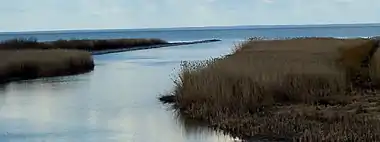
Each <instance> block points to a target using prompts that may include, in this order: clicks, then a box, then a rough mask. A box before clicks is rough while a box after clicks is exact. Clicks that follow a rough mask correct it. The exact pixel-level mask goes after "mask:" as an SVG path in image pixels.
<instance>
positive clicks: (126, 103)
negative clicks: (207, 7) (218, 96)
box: [0, 43, 230, 142]
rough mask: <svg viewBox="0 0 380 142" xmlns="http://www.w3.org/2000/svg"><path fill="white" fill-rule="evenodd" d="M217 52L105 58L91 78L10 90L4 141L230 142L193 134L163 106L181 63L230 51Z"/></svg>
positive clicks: (0, 110) (0, 130)
mask: <svg viewBox="0 0 380 142" xmlns="http://www.w3.org/2000/svg"><path fill="white" fill-rule="evenodd" d="M218 44H220V43H218ZM218 44H199V45H196V46H203V47H207V48H205V49H202V48H199V47H197V48H193V49H192V50H191V51H192V53H195V54H189V52H188V51H184V50H188V49H187V48H192V47H193V46H188V47H187V48H183V47H182V49H183V50H180V49H175V48H172V49H171V48H162V49H154V50H144V51H134V52H125V53H118V54H110V55H104V56H103V55H101V56H96V57H95V62H96V64H97V65H96V66H95V70H94V72H92V73H88V74H83V75H76V76H68V77H54V78H46V79H36V80H28V81H18V82H13V83H10V84H7V85H5V86H4V87H3V88H2V89H1V92H0V141H20V142H24V141H28V142H29V141H32V142H33V141H36V142H37V141H38V142H41V141H58V142H59V141H65V142H66V141H70V142H76V141H78V142H97V141H99V142H103V141H107V142H108V141H115V142H119V141H122V142H125V141H128V142H129V141H137V142H151V141H154V142H171V141H173V142H217V141H229V140H230V139H229V138H228V137H227V136H223V135H219V134H216V133H212V132H210V133H209V132H207V133H206V132H204V133H203V132H202V133H200V134H196V133H189V131H187V130H186V129H185V128H184V127H182V125H178V123H176V120H177V119H176V118H175V117H174V116H173V113H172V112H171V111H167V109H165V106H163V105H162V104H161V103H160V102H158V101H157V97H158V95H160V94H162V93H165V92H167V91H170V90H171V88H172V87H173V82H172V80H171V78H170V77H171V76H172V75H173V74H176V70H174V69H175V68H178V67H179V63H180V62H181V61H182V60H199V59H205V58H208V57H209V56H219V55H220V54H223V53H225V52H228V51H229V46H230V45H225V46H219V45H218ZM217 45H218V47H215V49H210V48H208V46H211V47H213V46H217ZM194 46H195V45H194ZM227 46H228V48H226V47H227ZM141 55H144V58H138V57H139V56H141ZM128 57H133V58H128Z"/></svg>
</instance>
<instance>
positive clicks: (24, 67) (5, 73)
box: [0, 39, 220, 83]
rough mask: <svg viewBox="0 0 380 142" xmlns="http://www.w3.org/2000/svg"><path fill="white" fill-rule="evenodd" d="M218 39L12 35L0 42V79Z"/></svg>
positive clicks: (63, 71)
mask: <svg viewBox="0 0 380 142" xmlns="http://www.w3.org/2000/svg"><path fill="white" fill-rule="evenodd" d="M215 41H220V40H216V39H212V40H200V41H189V42H175V43H169V42H167V41H164V40H161V39H106V40H57V41H49V42H38V41H37V40H36V39H12V40H7V41H3V42H1V43H0V59H1V60H0V83H6V82H10V81H16V80H25V79H35V78H41V77H53V76H64V75H74V74H81V73H86V72H90V71H92V70H93V69H94V61H93V57H92V56H93V55H100V54H109V53H115V52H125V51H132V50H142V49H151V48H159V47H167V46H178V45H188V44H197V43H207V42H215Z"/></svg>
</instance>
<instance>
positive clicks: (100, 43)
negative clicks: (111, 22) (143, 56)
mask: <svg viewBox="0 0 380 142" xmlns="http://www.w3.org/2000/svg"><path fill="white" fill-rule="evenodd" d="M165 43H167V42H166V41H164V40H161V39H107V40H57V41H51V42H37V40H36V39H13V40H7V41H3V42H2V43H0V49H78V50H86V51H99V50H107V49H118V48H130V47H136V46H149V45H156V44H165Z"/></svg>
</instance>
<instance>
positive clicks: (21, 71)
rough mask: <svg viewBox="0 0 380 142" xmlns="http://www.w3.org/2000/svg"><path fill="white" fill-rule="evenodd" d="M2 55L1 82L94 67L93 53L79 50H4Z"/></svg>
mask: <svg viewBox="0 0 380 142" xmlns="http://www.w3.org/2000/svg"><path fill="white" fill-rule="evenodd" d="M0 57H1V60H0V83H6V82H9V81H14V80H24V79H35V78H40V77H53V76H63V75H73V74H79V73H85V72H89V71H91V70H93V69H94V62H93V58H92V55H91V54H90V53H88V52H85V51H78V50H64V49H51V50H3V51H0Z"/></svg>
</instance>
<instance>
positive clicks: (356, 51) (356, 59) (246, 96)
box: [160, 38, 380, 141]
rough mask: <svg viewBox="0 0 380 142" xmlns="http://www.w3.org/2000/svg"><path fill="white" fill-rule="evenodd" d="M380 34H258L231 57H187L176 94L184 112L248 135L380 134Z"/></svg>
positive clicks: (373, 137) (345, 137) (346, 137)
mask: <svg viewBox="0 0 380 142" xmlns="http://www.w3.org/2000/svg"><path fill="white" fill-rule="evenodd" d="M378 47H379V41H378V40H374V39H363V38H357V39H335V38H294V39H287V40H255V39H250V40H248V41H247V42H245V43H242V44H241V45H239V46H238V47H236V49H235V51H234V52H233V53H232V54H231V55H228V56H225V57H223V58H217V59H212V60H208V61H202V62H184V63H183V64H182V70H181V73H180V75H179V80H177V81H176V82H175V83H176V86H175V89H174V91H173V94H171V95H168V96H162V97H160V100H161V101H162V102H165V103H170V104H172V105H173V108H174V109H176V110H177V112H178V113H179V115H180V116H181V117H182V118H187V119H194V120H199V121H201V122H206V123H208V124H209V126H210V127H212V128H215V129H216V130H221V131H224V132H226V133H229V134H230V135H232V136H234V137H239V138H241V139H244V140H264V139H266V140H270V141H379V140H380V133H378V132H379V131H380V120H379V118H380V95H379V94H378V93H376V92H377V90H378V89H380V52H379V51H377V48H378Z"/></svg>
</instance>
